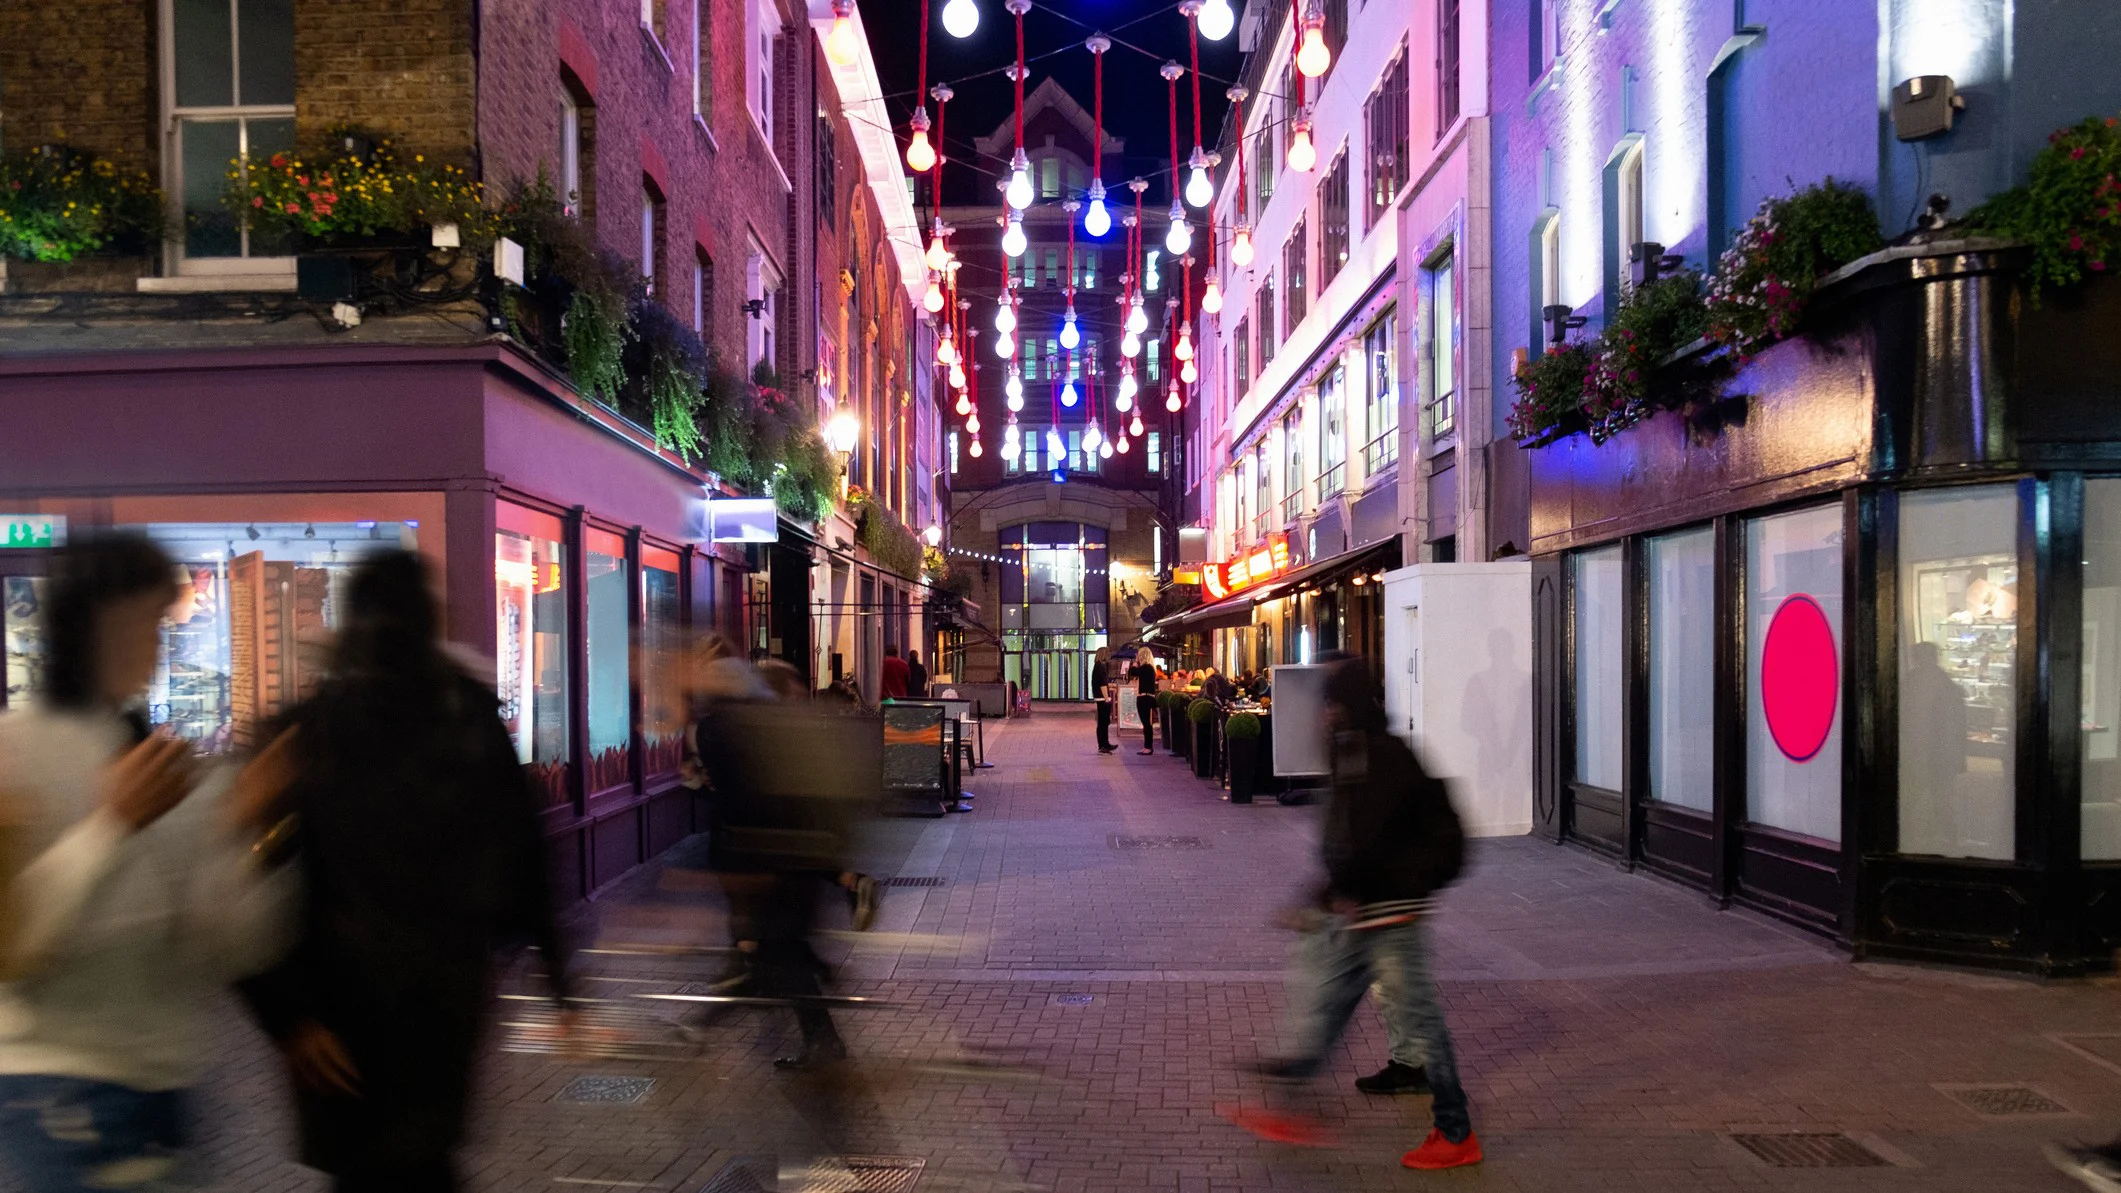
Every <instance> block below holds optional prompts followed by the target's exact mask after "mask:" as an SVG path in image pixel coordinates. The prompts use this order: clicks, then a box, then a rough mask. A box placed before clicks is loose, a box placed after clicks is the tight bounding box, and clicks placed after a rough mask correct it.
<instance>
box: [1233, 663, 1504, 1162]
mask: <svg viewBox="0 0 2121 1193" xmlns="http://www.w3.org/2000/svg"><path fill="white" fill-rule="evenodd" d="M1336 659H1337V660H1338V662H1339V665H1338V666H1336V667H1335V668H1334V669H1333V672H1332V674H1330V675H1329V676H1328V677H1327V679H1326V683H1325V690H1324V693H1323V695H1324V700H1325V708H1326V722H1327V725H1328V727H1329V728H1330V730H1331V731H1332V734H1333V739H1332V758H1331V766H1332V794H1331V796H1330V799H1329V802H1328V804H1327V806H1326V812H1325V824H1324V832H1323V837H1322V840H1321V842H1320V852H1321V854H1322V856H1323V860H1324V863H1325V870H1326V874H1325V880H1324V882H1323V883H1322V884H1321V885H1320V886H1319V888H1318V890H1317V892H1316V893H1315V895H1314V897H1313V899H1312V900H1311V903H1310V905H1309V906H1307V907H1306V908H1304V909H1302V911H1301V913H1300V915H1301V918H1302V920H1303V921H1304V922H1305V927H1306V931H1305V935H1304V939H1303V941H1302V942H1301V944H1300V946H1299V950H1300V952H1299V955H1300V965H1299V969H1300V971H1301V972H1302V975H1303V977H1302V988H1301V989H1298V990H1293V991H1291V1000H1290V1001H1291V1005H1292V1006H1294V1007H1296V1008H1299V1009H1300V1014H1301V1022H1300V1025H1299V1029H1298V1030H1299V1041H1298V1047H1297V1050H1296V1052H1295V1054H1294V1055H1293V1056H1291V1057H1289V1058H1287V1059H1284V1060H1279V1061H1271V1062H1267V1063H1265V1064H1263V1065H1262V1066H1261V1071H1262V1072H1264V1073H1266V1074H1267V1075H1269V1076H1272V1077H1279V1078H1288V1079H1296V1080H1304V1079H1308V1078H1310V1077H1312V1076H1315V1075H1316V1074H1317V1072H1318V1071H1319V1069H1320V1068H1321V1067H1323V1065H1324V1064H1325V1059H1326V1053H1327V1052H1328V1050H1330V1049H1331V1048H1332V1046H1333V1044H1334V1042H1335V1041H1337V1040H1338V1039H1339V1038H1340V1035H1341V1032H1342V1031H1344V1030H1345V1029H1346V1027H1347V1025H1348V1019H1349V1017H1350V1016H1351V1015H1353V1014H1354V1011H1355V1007H1356V1005H1357V1004H1358V1003H1360V1002H1361V1001H1362V996H1363V992H1364V991H1365V990H1366V989H1368V988H1369V987H1370V985H1371V983H1372V982H1373V980H1375V979H1377V978H1378V977H1380V976H1388V978H1389V980H1388V984H1389V985H1390V987H1391V993H1392V997H1391V998H1390V1000H1389V1001H1388V1002H1387V1005H1386V1009H1387V1011H1388V1012H1389V1013H1391V1014H1393V1015H1394V1016H1395V1017H1396V1018H1397V1020H1398V1022H1397V1025H1396V1027H1395V1029H1394V1033H1393V1034H1394V1036H1395V1038H1397V1039H1403V1040H1413V1041H1419V1044H1420V1050H1421V1059H1422V1062H1423V1067H1424V1069H1425V1071H1426V1078H1427V1082H1428V1085H1429V1087H1430V1089H1431V1090H1432V1091H1433V1093H1434V1102H1433V1105H1432V1108H1431V1113H1432V1116H1433V1118H1434V1122H1435V1126H1434V1129H1433V1130H1431V1131H1430V1132H1429V1135H1428V1138H1427V1139H1426V1140H1424V1141H1423V1142H1422V1144H1421V1146H1419V1147H1417V1148H1415V1149H1414V1150H1412V1151H1410V1152H1408V1153H1406V1155H1404V1156H1402V1157H1401V1159H1400V1162H1401V1163H1402V1164H1404V1165H1405V1166H1406V1167H1408V1168H1420V1169H1438V1168H1461V1167H1465V1166H1467V1165H1471V1164H1478V1163H1480V1160H1481V1151H1480V1140H1479V1138H1478V1137H1477V1136H1475V1135H1474V1134H1473V1121H1472V1118H1471V1115H1470V1113H1469V1110H1468V1107H1467V1103H1466V1094H1465V1089H1464V1087H1463V1086H1462V1085H1461V1084H1460V1083H1459V1078H1458V1065H1457V1060H1456V1057H1455V1054H1454V1053H1453V1051H1452V1048H1451V1032H1450V1028H1449V1026H1448V1025H1446V1024H1445V1022H1444V1017H1443V1007H1442V1003H1441V1000H1440V999H1439V997H1438V995H1437V991H1436V982H1435V978H1434V976H1433V974H1432V973H1431V970H1430V964H1429V944H1428V930H1427V925H1426V923H1425V921H1426V919H1427V917H1428V915H1429V913H1430V912H1431V911H1432V910H1433V907H1434V898H1435V895H1436V892H1438V891H1440V890H1442V889H1443V887H1444V886H1446V885H1447V884H1449V883H1450V882H1451V881H1452V880H1453V879H1455V878H1456V877H1457V876H1458V872H1459V869H1460V868H1461V866H1462V865H1463V863H1464V857H1465V834H1464V830H1463V829H1462V827H1461V826H1460V824H1459V821H1458V814H1457V813H1456V812H1455V811H1454V810H1453V809H1452V807H1451V801H1450V796H1449V793H1448V792H1447V791H1446V790H1445V788H1444V784H1443V783H1442V781H1441V780H1438V779H1436V778H1433V777H1431V776H1430V775H1429V774H1428V773H1427V772H1426V771H1424V770H1423V769H1422V766H1421V762H1420V760H1419V759H1417V758H1416V757H1415V756H1414V751H1413V750H1411V749H1410V748H1408V746H1407V744H1406V743H1405V742H1402V741H1400V740H1399V739H1398V738H1396V737H1394V736H1392V734H1391V733H1389V732H1387V730H1386V727H1385V726H1386V720H1385V712H1384V708H1383V706H1382V705H1381V704H1380V703H1379V702H1378V699H1377V696H1376V693H1375V691H1374V685H1373V684H1372V682H1371V679H1370V675H1369V672H1368V670H1367V669H1366V668H1365V667H1364V666H1363V665H1362V663H1361V662H1360V661H1359V660H1356V659H1353V658H1350V657H1349V656H1347V655H1343V654H1340V653H1339V652H1337V651H1336V652H1329V653H1328V654H1327V655H1326V656H1324V657H1322V658H1321V659H1320V661H1321V662H1332V661H1335V660H1336Z"/></svg>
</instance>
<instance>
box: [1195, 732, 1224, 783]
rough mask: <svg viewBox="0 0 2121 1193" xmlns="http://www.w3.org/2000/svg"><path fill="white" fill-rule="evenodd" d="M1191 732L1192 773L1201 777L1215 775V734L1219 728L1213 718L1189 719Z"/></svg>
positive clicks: (1207, 777)
mask: <svg viewBox="0 0 2121 1193" xmlns="http://www.w3.org/2000/svg"><path fill="white" fill-rule="evenodd" d="M1188 725H1189V727H1190V728H1191V729H1192V730H1193V732H1192V733H1191V734H1190V735H1189V736H1191V737H1192V738H1193V773H1194V775H1195V776H1196V777H1198V778H1202V779H1212V778H1214V777H1215V735H1216V733H1217V731H1218V729H1219V728H1220V727H1219V726H1217V725H1216V723H1215V722H1214V720H1213V719H1210V720H1206V721H1189V722H1188Z"/></svg>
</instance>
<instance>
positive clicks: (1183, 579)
mask: <svg viewBox="0 0 2121 1193" xmlns="http://www.w3.org/2000/svg"><path fill="white" fill-rule="evenodd" d="M1113 570H1115V571H1117V570H1118V568H1117V567H1115V568H1114V569H1113ZM1200 579H1201V573H1200V572H1199V571H1198V570H1196V569H1193V568H1179V569H1178V570H1177V571H1174V572H1172V573H1171V583H1173V584H1198V583H1200Z"/></svg>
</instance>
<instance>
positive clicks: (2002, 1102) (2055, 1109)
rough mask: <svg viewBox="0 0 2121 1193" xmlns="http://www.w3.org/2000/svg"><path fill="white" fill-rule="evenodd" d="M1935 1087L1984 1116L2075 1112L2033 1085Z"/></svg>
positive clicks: (2001, 1116) (2007, 1116)
mask: <svg viewBox="0 0 2121 1193" xmlns="http://www.w3.org/2000/svg"><path fill="white" fill-rule="evenodd" d="M1932 1088H1934V1089H1935V1090H1936V1091H1937V1092H1938V1093H1940V1094H1943V1095H1944V1096H1945V1097H1947V1098H1950V1099H1951V1100H1952V1101H1954V1102H1957V1103H1959V1104H1960V1105H1961V1106H1964V1107H1966V1108H1967V1109H1968V1110H1971V1111H1973V1112H1974V1113H1975V1114H1978V1115H1980V1116H1981V1117H1983V1118H2024V1117H2027V1116H2029V1115H2041V1116H2055V1115H2068V1114H2072V1113H2074V1112H2073V1111H2071V1110H2070V1108H2069V1107H2067V1106H2064V1105H2063V1104H2062V1103H2060V1102H2057V1101H2056V1100H2055V1099H2053V1098H2050V1097H2048V1096H2047V1095H2046V1094H2044V1093H2041V1092H2040V1091H2039V1090H2037V1089H2034V1088H2033V1087H2032V1086H2030V1085H1939V1086H1934V1087H1932Z"/></svg>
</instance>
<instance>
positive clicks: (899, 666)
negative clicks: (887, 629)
mask: <svg viewBox="0 0 2121 1193" xmlns="http://www.w3.org/2000/svg"><path fill="white" fill-rule="evenodd" d="M911 681H912V669H911V668H909V667H907V666H906V660H904V659H902V658H900V657H898V647H896V646H887V647H885V648H884V665H883V667H882V668H881V669H879V670H878V672H877V688H876V698H877V699H878V700H879V701H883V700H904V699H906V685H907V684H908V683H910V682H911Z"/></svg>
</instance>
